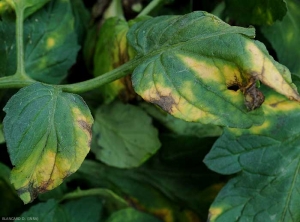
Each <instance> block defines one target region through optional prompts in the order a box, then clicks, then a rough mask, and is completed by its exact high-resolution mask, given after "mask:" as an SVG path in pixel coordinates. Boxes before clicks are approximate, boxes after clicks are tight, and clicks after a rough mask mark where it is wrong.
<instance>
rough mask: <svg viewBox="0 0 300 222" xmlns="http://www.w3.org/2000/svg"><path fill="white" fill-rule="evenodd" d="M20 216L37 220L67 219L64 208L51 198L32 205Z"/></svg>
mask: <svg viewBox="0 0 300 222" xmlns="http://www.w3.org/2000/svg"><path fill="white" fill-rule="evenodd" d="M22 217H23V218H32V220H33V219H35V220H38V221H51V222H52V221H68V215H67V213H66V211H65V209H64V208H63V207H62V206H60V205H59V204H58V201H56V200H53V199H51V200H48V201H47V202H44V203H39V204H37V205H34V206H32V207H31V208H30V209H29V210H28V211H25V212H24V213H23V214H22V215H21V218H22ZM33 221H34V220H33Z"/></svg>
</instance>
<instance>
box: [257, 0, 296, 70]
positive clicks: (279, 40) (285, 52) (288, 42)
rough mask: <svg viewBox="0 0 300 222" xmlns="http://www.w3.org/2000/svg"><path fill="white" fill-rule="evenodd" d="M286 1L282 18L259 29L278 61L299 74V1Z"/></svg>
mask: <svg viewBox="0 0 300 222" xmlns="http://www.w3.org/2000/svg"><path fill="white" fill-rule="evenodd" d="M286 1H287V6H288V12H287V15H286V16H285V17H284V18H283V20H282V21H277V22H275V23H274V24H273V25H272V26H264V27H262V28H261V30H262V32H263V34H264V35H265V36H266V38H267V39H268V40H269V41H270V42H271V44H272V46H273V48H274V49H275V51H276V53H277V57H278V60H279V62H281V63H282V64H284V65H286V66H287V67H288V68H289V69H290V70H291V72H292V73H293V74H297V75H298V76H300V63H299V61H300V50H297V48H298V47H299V41H300V2H299V1H293V0H286ZM295 49H296V50H295Z"/></svg>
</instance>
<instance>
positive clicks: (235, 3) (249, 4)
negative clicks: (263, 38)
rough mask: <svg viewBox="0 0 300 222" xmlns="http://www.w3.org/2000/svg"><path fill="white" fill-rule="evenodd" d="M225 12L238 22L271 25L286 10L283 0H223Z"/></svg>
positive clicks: (280, 18) (280, 17) (281, 16)
mask: <svg viewBox="0 0 300 222" xmlns="http://www.w3.org/2000/svg"><path fill="white" fill-rule="evenodd" d="M225 3H226V8H225V10H226V13H227V14H228V15H229V16H230V17H231V18H232V19H235V20H236V21H237V22H238V23H239V24H247V25H271V24H273V23H274V22H275V21H276V20H282V18H283V17H284V16H285V14H286V12H287V8H286V3H285V0H264V1H261V0H250V1H239V0H225Z"/></svg>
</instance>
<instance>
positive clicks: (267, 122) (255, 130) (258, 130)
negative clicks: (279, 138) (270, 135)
mask: <svg viewBox="0 0 300 222" xmlns="http://www.w3.org/2000/svg"><path fill="white" fill-rule="evenodd" d="M271 127H272V125H271V122H270V120H267V119H266V120H265V121H264V123H263V124H262V125H260V126H254V127H251V128H250V129H249V130H248V131H249V132H250V134H255V135H258V134H261V133H262V132H264V131H269V130H270V128H271Z"/></svg>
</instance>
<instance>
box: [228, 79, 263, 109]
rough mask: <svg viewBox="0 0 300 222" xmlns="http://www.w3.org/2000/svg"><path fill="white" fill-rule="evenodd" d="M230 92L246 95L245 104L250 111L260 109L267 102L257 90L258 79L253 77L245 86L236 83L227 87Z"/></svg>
mask: <svg viewBox="0 0 300 222" xmlns="http://www.w3.org/2000/svg"><path fill="white" fill-rule="evenodd" d="M227 89H228V90H233V91H238V90H240V91H241V92H242V93H243V94H244V103H245V106H246V107H247V109H248V110H249V111H251V110H254V109H257V108H259V107H260V106H261V105H262V103H263V102H264V101H265V97H264V95H263V93H262V92H261V91H259V89H258V88H257V85H256V79H255V78H254V77H251V78H250V79H249V80H248V81H247V82H246V83H245V84H242V83H240V82H238V81H237V79H236V81H234V82H232V83H230V84H229V85H228V86H227Z"/></svg>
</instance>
